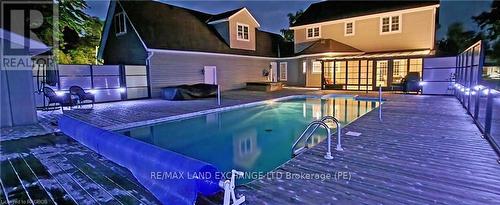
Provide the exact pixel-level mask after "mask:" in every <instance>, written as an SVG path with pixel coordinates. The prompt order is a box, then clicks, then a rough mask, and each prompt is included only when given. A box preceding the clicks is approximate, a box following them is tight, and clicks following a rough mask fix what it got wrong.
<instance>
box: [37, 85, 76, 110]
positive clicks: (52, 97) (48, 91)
mask: <svg viewBox="0 0 500 205" xmlns="http://www.w3.org/2000/svg"><path fill="white" fill-rule="evenodd" d="M43 95H44V96H45V97H46V98H47V99H48V100H49V102H48V104H47V106H50V105H51V104H56V105H57V104H59V106H61V109H62V110H64V106H69V107H72V106H74V105H76V101H75V100H74V99H71V95H70V94H69V93H65V94H64V95H61V96H60V95H57V94H56V92H55V91H54V90H53V89H52V88H50V87H43Z"/></svg>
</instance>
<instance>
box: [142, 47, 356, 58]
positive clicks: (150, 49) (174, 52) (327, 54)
mask: <svg viewBox="0 0 500 205" xmlns="http://www.w3.org/2000/svg"><path fill="white" fill-rule="evenodd" d="M147 51H150V52H158V53H172V54H193V55H211V56H226V57H239V58H254V59H266V60H292V59H298V58H305V57H314V56H325V55H326V56H336V55H362V54H364V52H326V53H317V54H307V55H300V56H293V57H282V58H278V57H263V56H248V55H239V54H227V53H210V52H201V51H181V50H168V49H154V48H148V49H147Z"/></svg>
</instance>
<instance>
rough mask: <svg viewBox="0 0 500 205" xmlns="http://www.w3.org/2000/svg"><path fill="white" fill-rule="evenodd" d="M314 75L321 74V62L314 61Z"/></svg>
mask: <svg viewBox="0 0 500 205" xmlns="http://www.w3.org/2000/svg"><path fill="white" fill-rule="evenodd" d="M312 73H321V62H319V61H313V67H312Z"/></svg>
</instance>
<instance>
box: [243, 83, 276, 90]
mask: <svg viewBox="0 0 500 205" xmlns="http://www.w3.org/2000/svg"><path fill="white" fill-rule="evenodd" d="M246 89H247V90H255V91H265V92H271V91H276V90H281V89H283V83H282V82H247V86H246Z"/></svg>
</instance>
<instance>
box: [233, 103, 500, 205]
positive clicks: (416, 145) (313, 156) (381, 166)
mask: <svg viewBox="0 0 500 205" xmlns="http://www.w3.org/2000/svg"><path fill="white" fill-rule="evenodd" d="M386 97H387V98H388V101H387V102H386V103H384V104H383V106H382V113H383V114H382V116H383V117H382V121H380V120H379V119H378V109H375V110H373V111H371V112H370V113H368V114H366V115H365V116H363V117H361V118H359V119H358V120H356V121H354V122H353V123H351V124H349V125H347V126H346V127H344V128H343V129H342V133H344V135H343V147H344V149H345V151H343V152H337V151H334V153H333V155H334V159H333V160H325V159H323V155H324V154H325V152H326V142H322V143H320V144H319V145H316V146H315V147H313V148H311V149H309V150H307V151H306V152H304V153H302V154H300V155H299V156H297V157H295V158H293V159H292V160H290V161H289V162H287V163H286V164H284V165H282V166H281V167H279V168H278V170H280V171H282V172H289V173H294V174H301V173H332V172H335V171H347V172H349V173H351V179H347V180H325V181H321V180H316V179H301V180H286V179H285V180H278V179H275V178H266V179H261V180H256V181H253V182H251V183H249V184H247V185H245V186H241V187H239V188H238V191H239V192H240V193H243V194H244V195H245V196H246V198H247V201H248V202H249V204H261V203H265V202H269V201H264V200H263V198H266V199H269V198H280V199H281V200H287V199H289V200H291V199H297V198H299V199H300V201H307V203H309V204H334V203H339V200H340V201H341V202H343V203H353V204H360V203H368V204H374V203H382V204H392V203H403V204H431V203H438V204H494V203H498V201H500V165H499V164H498V163H497V162H496V159H497V157H498V156H497V155H496V153H495V152H494V151H493V150H492V148H491V147H490V146H489V144H488V143H487V141H486V140H484V139H483V138H481V133H480V131H479V130H478V128H477V127H476V126H475V125H474V123H473V121H472V118H470V116H468V115H467V114H466V112H465V110H464V109H463V108H462V106H461V105H460V104H459V103H458V101H457V100H456V99H454V98H453V97H444V96H416V95H389V96H386ZM348 131H354V132H361V133H362V135H361V136H359V137H354V136H346V135H345V133H346V132H348ZM334 136H336V135H334ZM333 141H334V142H336V139H335V140H333ZM335 145H336V143H334V145H333V147H335ZM315 191H316V192H315ZM264 196H265V197H264ZM306 196H309V197H306ZM311 196H314V197H311ZM277 201H278V199H276V202H277ZM270 204H273V203H272V202H270Z"/></svg>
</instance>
